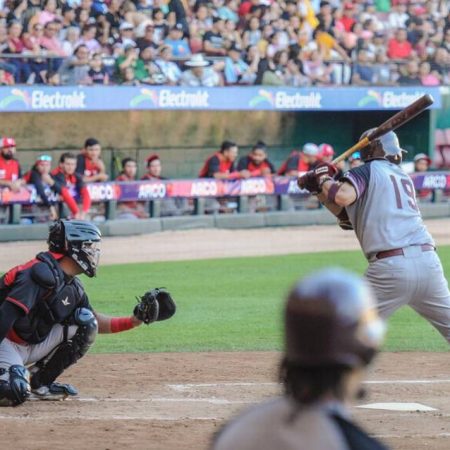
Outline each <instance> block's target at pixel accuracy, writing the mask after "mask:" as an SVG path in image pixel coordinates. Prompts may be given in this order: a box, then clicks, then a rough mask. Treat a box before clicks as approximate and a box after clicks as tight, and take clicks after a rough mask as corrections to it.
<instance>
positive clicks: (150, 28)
mask: <svg viewBox="0 0 450 450" xmlns="http://www.w3.org/2000/svg"><path fill="white" fill-rule="evenodd" d="M154 32H155V26H154V25H153V24H152V23H149V24H148V25H146V27H145V29H144V35H143V36H141V37H139V38H137V39H136V44H137V47H138V49H139V50H140V51H142V50H143V49H144V48H149V47H150V48H151V49H152V56H156V50H157V49H158V45H157V44H156V42H155V39H154V36H153V34H154Z"/></svg>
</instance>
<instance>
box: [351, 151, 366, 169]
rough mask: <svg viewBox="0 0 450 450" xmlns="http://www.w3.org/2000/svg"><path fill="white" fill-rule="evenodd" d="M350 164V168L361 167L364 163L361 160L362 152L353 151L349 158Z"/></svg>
mask: <svg viewBox="0 0 450 450" xmlns="http://www.w3.org/2000/svg"><path fill="white" fill-rule="evenodd" d="M348 164H349V168H350V169H354V168H355V167H359V166H360V165H361V164H363V162H362V160H361V153H360V152H354V153H352V154H351V155H350V157H349V158H348Z"/></svg>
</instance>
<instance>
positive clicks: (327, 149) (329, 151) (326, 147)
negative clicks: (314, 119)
mask: <svg viewBox="0 0 450 450" xmlns="http://www.w3.org/2000/svg"><path fill="white" fill-rule="evenodd" d="M319 152H320V155H321V156H333V155H334V148H333V147H332V146H331V145H330V144H320V145H319Z"/></svg>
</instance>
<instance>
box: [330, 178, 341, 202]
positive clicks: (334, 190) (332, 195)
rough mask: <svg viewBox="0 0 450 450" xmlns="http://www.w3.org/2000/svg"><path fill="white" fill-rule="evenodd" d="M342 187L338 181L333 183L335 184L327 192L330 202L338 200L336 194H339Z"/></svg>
mask: <svg viewBox="0 0 450 450" xmlns="http://www.w3.org/2000/svg"><path fill="white" fill-rule="evenodd" d="M340 187H341V186H340V185H339V184H337V183H333V184H332V185H331V186H330V189H328V194H327V198H328V200H329V201H330V202H332V203H336V202H335V199H336V194H337V192H338V190H339V188H340Z"/></svg>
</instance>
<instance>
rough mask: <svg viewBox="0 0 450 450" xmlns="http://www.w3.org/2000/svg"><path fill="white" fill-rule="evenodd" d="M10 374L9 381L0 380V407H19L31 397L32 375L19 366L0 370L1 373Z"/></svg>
mask: <svg viewBox="0 0 450 450" xmlns="http://www.w3.org/2000/svg"><path fill="white" fill-rule="evenodd" d="M7 371H8V372H9V381H5V380H0V406H18V405H20V404H21V403H23V402H25V400H26V399H27V398H28V397H29V395H30V389H31V388H30V373H29V372H28V370H27V369H26V368H25V367H23V366H19V365H13V366H11V367H10V368H9V369H0V374H1V373H6V372H7Z"/></svg>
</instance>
